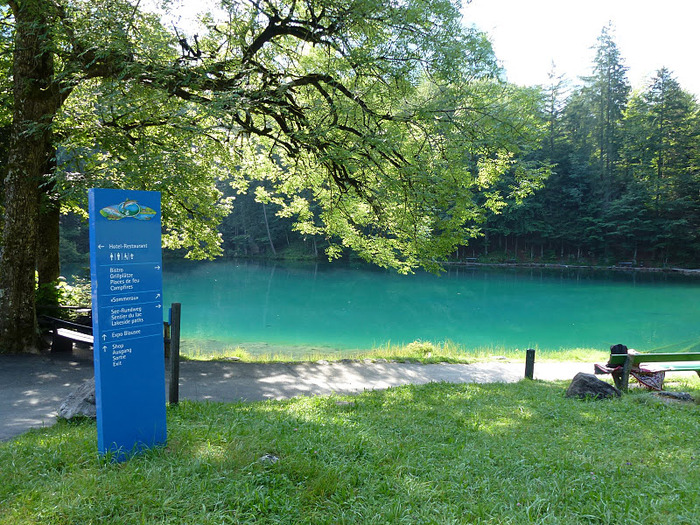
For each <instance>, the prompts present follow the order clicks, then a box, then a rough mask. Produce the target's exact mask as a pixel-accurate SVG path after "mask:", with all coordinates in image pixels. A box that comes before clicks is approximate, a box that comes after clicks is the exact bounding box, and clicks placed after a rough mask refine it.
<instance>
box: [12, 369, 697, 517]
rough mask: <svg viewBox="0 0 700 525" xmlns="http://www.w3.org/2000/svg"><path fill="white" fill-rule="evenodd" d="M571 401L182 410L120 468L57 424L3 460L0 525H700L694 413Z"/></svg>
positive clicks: (691, 386) (398, 397)
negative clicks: (162, 442)
mask: <svg viewBox="0 0 700 525" xmlns="http://www.w3.org/2000/svg"><path fill="white" fill-rule="evenodd" d="M668 385H669V388H671V389H675V390H679V389H681V390H684V391H687V392H690V393H691V394H692V395H694V396H695V397H696V398H697V397H698V396H700V379H697V378H691V379H683V380H682V381H679V382H673V381H671V382H669V383H668ZM566 386H567V384H566V383H564V382H552V383H545V382H539V381H526V380H524V381H521V382H520V383H516V384H487V385H483V384H462V385H449V384H444V383H434V384H429V385H423V386H403V387H397V388H391V389H388V390H385V391H376V392H366V393H363V394H360V395H357V396H338V395H334V396H330V397H301V398H296V399H292V400H287V401H269V402H259V403H236V404H223V403H195V402H183V403H181V404H180V405H179V406H175V407H169V408H168V444H167V446H166V447H163V448H160V449H157V450H153V451H151V452H148V453H146V454H144V455H142V456H140V457H136V458H134V459H132V460H130V461H128V462H127V463H125V464H121V465H115V464H111V463H108V462H105V461H101V460H100V459H99V458H98V456H97V446H96V427H95V424H94V423H92V422H88V421H84V422H82V423H79V424H68V423H65V422H62V423H58V424H56V425H54V426H53V427H51V428H46V429H41V430H34V431H31V432H29V433H27V434H25V435H23V436H21V437H19V438H17V439H15V440H13V441H11V442H8V443H0V472H2V473H3V483H2V484H0V524H1V525H9V524H52V525H53V524H74V523H80V524H85V525H90V524H97V523H100V524H104V525H110V524H120V525H121V524H131V523H147V524H181V523H197V524H226V523H237V524H238V523H241V524H245V523H285V524H297V523H361V524H364V523H369V524H373V523H376V524H386V523H412V524H413V523H439V524H443V523H509V524H521V523H522V524H525V523H552V524H555V523H561V524H577V523H610V524H612V523H655V524H679V523H680V524H684V523H685V524H691V523H696V520H697V516H698V515H700V492H698V490H697V487H698V486H700V469H697V468H694V465H695V464H696V463H697V461H698V459H700V448H699V447H698V444H697V436H698V435H699V433H700V407H699V406H697V405H695V404H692V403H683V404H681V403H675V402H674V403H667V402H663V401H661V400H659V399H657V398H655V397H651V396H650V395H649V394H648V393H646V392H643V391H641V390H639V389H633V390H632V391H631V393H630V394H627V395H624V396H623V397H622V398H621V399H614V400H607V401H595V402H594V401H579V400H572V399H566V398H565V397H564V395H563V394H564V391H565V388H566ZM266 455H270V456H274V457H275V458H277V460H276V461H261V460H260V459H261V458H263V457H264V456H266ZM270 456H268V457H270Z"/></svg>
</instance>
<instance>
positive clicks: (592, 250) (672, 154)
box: [62, 26, 700, 267]
mask: <svg viewBox="0 0 700 525" xmlns="http://www.w3.org/2000/svg"><path fill="white" fill-rule="evenodd" d="M553 69H554V68H553ZM549 76H550V79H551V83H550V84H549V85H547V86H540V87H539V88H537V89H536V97H537V100H538V104H537V106H536V118H537V119H539V120H540V121H541V123H543V125H544V128H543V131H542V132H541V135H540V138H539V141H540V142H539V144H538V148H537V149H535V150H534V151H533V152H531V153H529V154H528V155H527V156H525V158H524V160H525V161H527V162H530V163H537V164H539V165H547V166H550V167H551V173H550V174H549V176H548V178H547V179H546V180H545V181H544V182H543V184H542V187H541V188H539V189H538V190H537V191H535V192H534V194H533V195H531V196H529V197H528V198H526V199H523V200H521V201H519V202H516V201H515V200H514V199H510V200H509V201H508V202H507V205H506V206H505V207H503V208H501V209H498V210H494V211H491V212H489V213H488V215H487V216H486V218H485V222H483V223H482V224H481V225H480V235H479V236H477V237H476V238H474V239H472V240H470V241H469V243H468V244H467V245H464V246H459V247H458V248H457V249H456V250H455V252H454V253H453V254H451V255H450V256H448V259H449V260H451V261H463V260H465V259H468V260H472V259H474V258H477V259H478V260H481V261H484V262H505V261H518V262H552V263H554V262H556V263H563V264H571V263H575V264H590V265H596V264H598V265H614V264H616V263H617V262H619V261H629V262H632V263H633V264H634V265H635V266H637V265H639V266H645V265H646V266H657V267H659V266H660V267H665V266H669V265H681V266H685V267H696V266H697V265H698V261H700V106H699V105H698V102H697V101H696V99H695V97H694V96H693V95H692V94H690V93H688V92H686V91H684V90H683V88H682V86H680V85H679V83H678V82H677V80H676V79H675V78H674V76H673V73H672V72H671V71H669V70H667V69H665V68H662V69H660V70H659V71H657V73H656V75H655V76H653V78H651V79H649V81H648V83H647V85H646V86H643V87H642V88H641V89H638V90H636V91H632V89H631V87H630V85H629V83H628V81H627V78H626V68H625V66H624V57H622V56H620V54H619V51H618V48H617V46H616V44H615V41H614V38H613V28H612V27H610V26H608V27H604V28H603V29H602V32H601V35H600V36H599V38H598V40H597V46H596V58H595V61H594V62H593V63H592V64H591V75H590V76H588V77H585V78H582V79H580V82H579V83H578V84H577V85H573V86H572V85H571V83H570V81H568V80H567V79H565V78H563V77H562V76H557V75H556V72H555V71H554V70H553V71H552V72H551V73H550V75H549ZM513 176H514V173H513V172H509V173H507V174H506V176H505V177H503V179H502V180H501V181H500V182H499V184H500V185H501V186H503V187H504V188H505V187H507V186H508V185H509V184H510V183H511V180H510V178H512V177H513ZM261 184H262V183H261ZM222 190H223V191H224V192H226V194H227V195H228V196H229V197H233V196H235V205H234V206H233V208H232V210H231V212H230V213H229V214H228V215H226V216H225V217H223V219H222V222H221V225H220V226H219V232H220V233H221V236H222V246H223V254H224V256H226V257H287V258H290V257H291V258H323V257H325V255H324V250H325V248H326V247H327V246H328V243H327V241H326V239H325V238H324V237H323V236H319V235H304V234H300V233H298V232H297V231H295V230H294V221H293V219H292V218H290V217H285V216H283V215H282V214H280V207H279V206H277V205H275V204H274V203H269V202H268V203H265V202H260V201H259V200H256V198H255V192H254V191H253V192H248V193H236V192H234V191H232V190H231V189H230V188H228V187H227V186H226V185H222ZM64 224H65V227H64V233H63V236H64V237H63V240H62V247H63V250H64V251H63V258H64V260H67V261H72V262H77V261H83V262H84V261H86V260H87V259H86V257H87V251H88V249H89V247H88V246H87V240H86V239H87V236H86V234H85V231H84V230H81V224H84V221H80V220H76V218H73V219H71V218H69V217H66V218H65V219H64Z"/></svg>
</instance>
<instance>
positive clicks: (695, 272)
mask: <svg viewBox="0 0 700 525" xmlns="http://www.w3.org/2000/svg"><path fill="white" fill-rule="evenodd" d="M443 264H444V265H445V266H450V267H452V266H464V267H468V268H471V267H475V268H478V267H484V268H541V269H547V270H592V271H612V272H640V273H673V274H680V275H688V276H697V277H700V268H676V267H673V268H657V267H653V266H590V265H585V264H561V263H527V262H514V263H507V262H506V263H480V262H469V261H454V262H452V261H450V262H445V263H443Z"/></svg>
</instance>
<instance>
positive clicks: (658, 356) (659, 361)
mask: <svg viewBox="0 0 700 525" xmlns="http://www.w3.org/2000/svg"><path fill="white" fill-rule="evenodd" d="M642 363H653V366H648V367H645V370H647V371H649V372H696V373H697V374H698V375H699V376H700V353H697V352H686V353H683V352H673V353H653V354H652V353H649V354H644V353H640V352H634V351H630V353H627V354H610V360H609V361H608V363H607V365H606V366H607V367H609V368H616V367H622V368H621V370H620V371H619V372H618V373H614V372H613V373H612V376H613V380H614V381H615V386H616V387H617V388H619V389H620V390H625V391H626V390H627V388H628V385H629V379H630V372H631V371H632V369H633V367H638V366H639V365H640V364H642ZM600 368H603V367H600ZM595 373H596V374H603V373H606V372H603V371H600V370H599V367H597V366H596V368H595Z"/></svg>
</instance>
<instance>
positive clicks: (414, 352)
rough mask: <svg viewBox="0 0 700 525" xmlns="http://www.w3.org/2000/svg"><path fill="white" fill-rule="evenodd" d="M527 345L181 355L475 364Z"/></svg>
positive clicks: (541, 357)
mask: <svg viewBox="0 0 700 525" xmlns="http://www.w3.org/2000/svg"><path fill="white" fill-rule="evenodd" d="M525 350H526V349H525V348H523V349H508V348H502V347H484V348H471V347H469V348H467V347H464V346H462V345H458V344H455V343H452V342H449V341H448V342H443V343H433V342H430V341H414V342H412V343H409V344H406V345H393V344H387V345H383V346H380V347H377V348H372V349H369V350H356V351H348V350H345V351H342V352H341V351H321V350H317V349H306V350H305V351H301V352H300V353H299V355H298V356H297V355H295V354H293V353H289V352H288V351H287V352H285V351H284V350H283V349H280V350H279V351H275V352H262V353H252V352H249V351H247V350H246V349H245V348H241V347H230V348H226V349H224V350H222V351H219V352H206V351H202V350H200V349H198V348H196V347H195V348H194V349H189V351H188V352H187V353H186V354H185V355H183V356H181V358H184V359H188V360H200V361H210V360H221V359H223V360H227V359H235V360H238V361H242V362H248V363H280V362H282V363H290V362H302V361H320V360H326V361H337V360H339V359H355V360H364V359H369V360H375V361H376V360H378V359H385V360H389V361H399V362H417V363H424V364H430V363H475V362H479V361H493V359H494V356H499V357H503V358H506V359H508V360H509V361H525ZM536 353H537V361H559V362H561V361H580V362H587V363H592V362H597V361H600V362H605V361H607V360H608V357H609V356H610V352H609V351H603V350H595V349H592V348H559V349H556V350H551V349H539V348H538V349H536Z"/></svg>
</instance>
